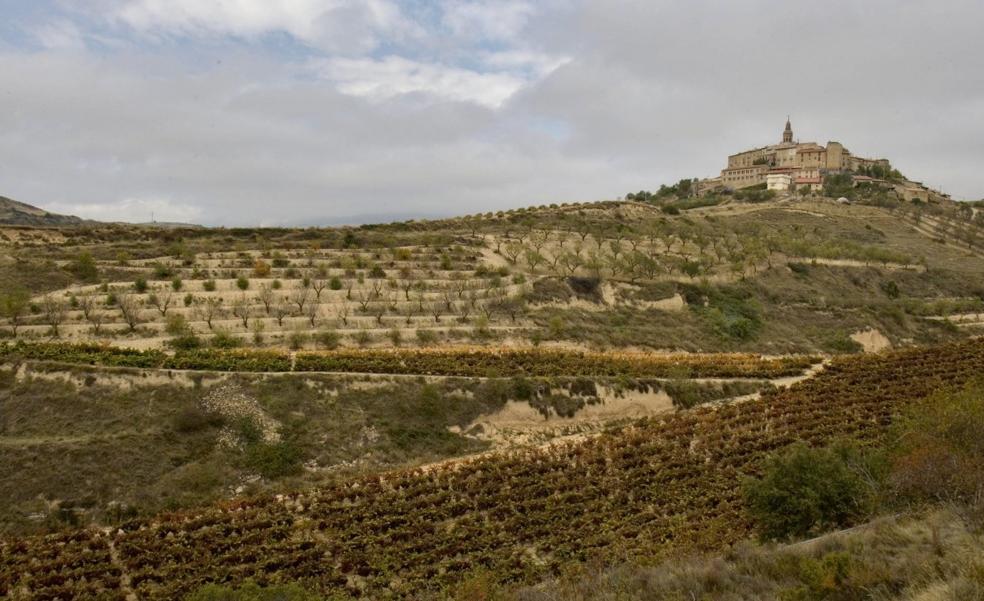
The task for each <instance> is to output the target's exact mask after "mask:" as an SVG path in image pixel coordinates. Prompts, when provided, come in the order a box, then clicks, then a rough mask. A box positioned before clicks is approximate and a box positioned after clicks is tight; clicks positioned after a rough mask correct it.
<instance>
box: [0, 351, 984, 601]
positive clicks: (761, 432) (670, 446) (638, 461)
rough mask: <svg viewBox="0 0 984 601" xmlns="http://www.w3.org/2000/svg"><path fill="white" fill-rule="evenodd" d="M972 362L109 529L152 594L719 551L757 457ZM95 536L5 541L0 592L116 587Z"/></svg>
mask: <svg viewBox="0 0 984 601" xmlns="http://www.w3.org/2000/svg"><path fill="white" fill-rule="evenodd" d="M982 372H984V341H981V340H977V341H967V342H963V343H957V344H950V345H946V346H941V347H935V348H929V349H913V350H904V351H897V352H893V353H888V354H884V355H877V356H867V357H859V358H846V359H841V360H837V361H835V362H834V363H833V364H832V365H831V366H829V367H828V369H826V370H825V371H824V372H822V373H821V374H820V375H818V376H817V377H816V378H814V379H812V380H808V381H806V382H803V383H801V384H798V385H795V386H793V387H792V388H790V389H788V390H782V391H779V392H776V393H773V394H770V395H767V396H766V397H764V398H762V399H760V400H756V401H749V402H745V403H740V404H735V405H727V406H722V407H718V408H703V409H697V410H693V411H687V412H681V413H677V414H674V415H672V416H669V417H666V418H662V419H653V420H646V421H642V422H639V423H638V424H636V425H634V426H632V427H629V428H626V429H624V430H622V431H619V432H616V433H612V434H608V435H604V436H602V437H599V438H595V439H591V440H589V441H586V442H582V443H579V444H570V445H566V446H558V447H552V448H549V449H542V450H536V451H527V452H515V453H511V454H504V455H493V456H488V457H484V458H481V459H477V460H474V461H470V462H465V463H461V464H457V465H452V466H446V467H442V468H439V469H432V470H412V471H403V472H396V473H389V474H383V475H378V476H372V477H365V478H362V479H358V480H355V481H351V482H348V483H347V484H342V485H338V486H334V487H330V488H325V489H321V490H318V491H314V492H306V493H299V494H294V495H289V496H284V497H264V498H258V499H250V500H238V501H234V502H227V503H224V504H221V505H218V506H215V507H212V508H209V509H205V510H200V511H195V512H188V513H178V514H171V515H165V516H161V517H159V518H158V519H156V520H144V521H134V522H132V523H128V524H125V525H124V526H123V528H122V529H120V531H118V532H117V533H116V534H113V537H114V540H115V544H116V547H117V549H118V551H119V554H120V556H121V560H122V562H123V563H124V564H125V569H126V571H127V573H128V574H129V575H130V577H131V579H132V580H131V584H132V586H133V588H134V589H135V590H136V591H137V593H138V594H139V595H140V596H141V597H142V598H146V599H174V598H180V597H181V596H182V595H183V594H185V593H186V592H187V591H189V590H193V589H194V588H196V587H198V586H200V585H201V584H203V583H206V582H214V581H218V582H238V581H242V580H244V579H246V578H252V579H254V580H257V581H259V582H261V583H265V582H276V581H287V580H291V581H292V580H301V581H305V582H306V583H307V584H308V585H309V586H311V587H312V588H316V589H319V590H322V591H324V592H326V593H328V592H332V591H342V590H345V591H347V592H349V593H351V594H354V595H363V596H365V597H367V598H373V599H380V598H406V597H411V596H414V595H415V594H416V593H418V592H420V591H421V590H425V589H429V588H438V587H441V586H445V585H447V584H449V583H451V582H453V581H455V580H456V579H458V578H460V577H461V576H462V575H464V574H465V573H467V572H469V571H472V570H475V569H478V568H482V569H485V570H488V571H489V572H491V573H492V574H494V575H495V576H496V577H498V578H500V579H502V580H512V581H524V580H525V581H529V580H533V579H537V578H541V577H543V576H544V575H547V574H550V573H552V572H554V571H556V570H557V569H558V568H559V567H561V566H562V565H564V564H565V563H567V562H571V561H582V560H587V559H589V558H595V557H598V558H613V557H621V556H626V555H628V556H641V555H646V556H652V555H658V554H660V553H663V552H666V551H668V550H670V549H674V550H680V549H714V548H720V547H722V546H724V545H728V544H730V543H733V542H736V541H737V540H739V539H741V538H744V537H747V536H748V535H749V534H750V532H751V528H750V525H749V523H748V521H747V520H746V518H745V515H744V513H743V509H742V506H741V501H740V496H739V494H738V492H737V491H738V484H739V481H740V478H741V477H742V476H743V475H747V474H753V473H755V472H756V471H757V469H758V468H759V465H760V463H761V459H762V458H763V457H765V456H766V454H768V453H769V452H771V451H774V450H776V449H779V448H782V447H784V446H786V445H788V444H790V443H791V442H793V441H795V440H797V439H803V440H807V441H809V442H812V443H822V442H824V441H827V440H830V439H831V438H832V437H836V436H855V437H859V438H862V439H870V438H872V437H876V436H878V435H879V434H880V433H882V432H883V431H884V427H885V426H886V425H887V424H889V423H890V421H891V419H892V415H893V414H894V412H895V411H897V409H898V408H899V407H901V406H902V405H903V404H904V403H906V402H908V401H910V400H913V399H916V398H920V397H925V396H927V395H929V394H931V393H932V392H934V391H935V390H937V389H939V388H940V387H943V386H955V385H961V384H963V383H965V382H966V381H968V380H970V379H971V378H973V377H975V376H977V375H979V374H981V373H982ZM101 536H102V535H99V534H94V533H89V532H77V533H74V534H70V535H57V536H49V537H40V538H31V539H24V540H17V541H8V542H5V543H3V544H0V595H3V594H10V595H14V596H15V595H16V594H17V591H22V592H24V593H25V594H30V595H33V596H34V597H33V598H40V599H55V598H61V599H67V598H88V597H90V596H92V593H93V591H105V592H106V594H107V595H108V598H114V597H113V595H117V596H118V594H119V593H118V591H119V570H118V569H117V568H116V567H114V566H113V565H112V562H110V561H109V559H108V556H107V554H106V552H105V551H104V548H105V544H104V541H102V539H101ZM82 576H85V580H82Z"/></svg>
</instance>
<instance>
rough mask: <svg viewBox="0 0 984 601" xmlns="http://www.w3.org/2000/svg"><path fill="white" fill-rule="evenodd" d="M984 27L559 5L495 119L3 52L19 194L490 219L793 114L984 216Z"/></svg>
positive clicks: (251, 215)
mask: <svg viewBox="0 0 984 601" xmlns="http://www.w3.org/2000/svg"><path fill="white" fill-rule="evenodd" d="M541 6H547V5H541ZM982 17H984V7H982V6H980V5H978V4H975V3H970V2H962V1H958V0H953V1H947V2H940V3H936V4H933V5H930V4H929V3H922V2H898V3H888V2H885V1H883V0H876V1H874V2H867V3H864V4H859V3H848V2H844V1H833V2H830V3H827V4H824V5H816V6H814V5H799V4H798V5H789V4H788V3H778V2H765V1H762V0H756V1H753V2H742V3H718V2H714V3H711V2H694V3H687V4H679V3H674V4H669V3H663V2H642V1H638V2H636V1H624V2H617V3H611V2H601V1H600V0H594V1H587V0H585V1H581V2H553V3H551V4H550V5H549V10H545V9H543V8H541V9H540V10H539V11H538V12H536V13H535V14H532V15H531V16H530V17H529V19H530V20H529V22H528V23H527V25H526V29H525V31H524V35H523V36H522V37H523V40H524V42H523V44H522V47H516V48H513V49H505V50H506V51H510V50H513V51H517V52H528V53H531V54H536V55H538V56H542V57H564V58H567V59H569V60H568V62H566V63H565V64H563V65H562V66H560V67H559V68H557V69H556V70H555V71H553V72H552V73H550V74H549V75H546V76H545V77H543V78H542V79H540V80H538V81H533V82H531V83H528V84H527V85H526V87H524V88H523V89H521V90H520V91H519V92H518V93H516V94H515V95H514V96H512V97H511V98H509V99H508V100H507V101H505V103H504V104H503V105H502V106H501V107H499V108H498V109H491V108H487V107H482V106H480V105H478V104H476V103H473V102H452V101H448V100H446V99H445V100H442V99H439V98H435V97H433V96H428V95H421V94H407V95H400V96H395V97H392V98H390V99H387V100H376V101H369V100H367V99H363V98H356V97H352V96H348V95H345V94H342V93H340V92H339V91H338V90H336V89H334V87H333V85H332V84H331V82H327V81H324V80H321V79H319V78H318V77H317V76H316V75H315V74H314V73H313V71H312V66H311V64H310V63H309V62H305V61H300V62H284V61H283V60H278V59H276V58H275V57H272V56H270V55H269V54H268V53H264V52H263V51H262V49H259V48H251V47H241V46H240V47H228V48H227V47H210V48H207V49H203V50H202V52H201V59H200V60H198V61H196V62H194V63H189V62H188V58H189V56H190V55H192V54H194V53H193V52H191V51H188V50H185V51H180V52H178V51H175V52H170V51H168V50H167V49H161V48H156V47H154V48H152V49H151V50H148V49H147V48H144V49H142V50H141V49H140V47H139V46H135V45H133V44H131V45H130V46H128V48H129V51H130V52H129V54H128V55H124V54H123V53H116V52H101V53H95V52H92V51H70V50H65V51H62V52H27V51H23V50H16V49H13V48H11V47H9V46H4V45H3V44H0V194H4V195H7V196H11V197H14V198H18V199H21V200H24V201H26V202H33V203H36V204H41V205H45V204H48V205H53V206H57V207H59V208H64V209H66V210H69V209H72V208H80V209H82V210H90V211H95V210H96V209H94V208H93V207H99V208H98V210H99V211H102V212H107V211H111V209H107V208H106V207H107V206H113V205H114V203H116V205H117V206H119V207H121V208H125V209H126V210H130V211H134V212H140V211H144V210H147V209H148V208H151V207H153V210H155V211H164V212H165V213H166V211H167V210H168V207H173V212H174V214H175V215H176V216H189V215H194V216H196V217H197V218H198V219H200V220H201V221H203V222H206V223H209V224H249V223H264V224H278V223H310V222H311V221H312V220H317V221H323V222H330V221H338V220H347V219H349V218H351V217H352V216H356V217H357V218H360V219H370V218H378V219H381V220H388V219H390V218H393V217H395V216H400V217H406V216H412V215H420V216H434V215H450V214H457V213H471V212H477V211H485V210H495V209H499V208H506V207H514V206H523V205H528V204H540V203H547V202H564V201H573V200H594V199H600V198H606V197H614V196H617V195H620V194H623V193H624V192H626V191H629V190H634V189H639V188H643V187H645V188H653V187H657V186H658V185H659V184H660V183H664V182H669V181H673V180H676V179H679V178H681V177H691V176H704V175H713V174H714V173H715V172H716V171H717V170H719V169H720V168H721V166H722V163H723V161H724V157H725V155H726V154H728V153H730V152H733V151H735V150H738V149H741V148H745V147H749V146H753V145H758V144H764V143H769V142H772V141H773V140H774V139H775V138H777V137H778V135H779V132H780V128H781V126H782V122H783V121H784V119H785V116H786V114H787V113H791V114H792V117H793V125H794V127H795V129H796V133H797V135H798V137H800V138H802V139H816V140H817V141H819V142H825V141H827V140H828V139H837V140H840V141H842V142H844V143H845V144H846V145H848V147H849V148H851V149H852V151H854V152H858V153H862V154H870V155H885V156H888V157H889V158H891V159H893V162H894V163H896V165H897V166H899V167H900V168H901V169H902V170H903V171H904V172H906V173H907V174H910V175H911V176H912V177H915V178H917V179H921V180H924V181H926V182H927V183H932V184H935V185H942V186H943V187H944V188H945V189H946V190H948V191H951V192H953V193H955V194H957V195H959V196H965V197H973V198H979V197H981V196H982V194H984V185H982V182H981V179H980V175H979V171H978V169H979V167H978V163H979V162H980V160H981V158H982V157H981V150H980V144H979V140H980V139H981V138H982V134H984V118H982V117H984V79H981V78H980V77H978V76H977V75H976V74H977V73H980V72H982V71H984V64H982V63H984V58H982V57H984V52H981V50H982V48H981V44H980V42H978V41H977V35H976V33H977V32H976V31H974V30H975V29H976V27H977V24H979V23H980V22H981V18H982ZM479 60H483V59H481V58H479ZM219 61H221V62H219ZM121 210H122V209H121ZM74 212H80V211H74ZM374 216H375V217H374ZM158 218H160V219H169V218H170V217H169V216H168V215H166V214H163V215H158Z"/></svg>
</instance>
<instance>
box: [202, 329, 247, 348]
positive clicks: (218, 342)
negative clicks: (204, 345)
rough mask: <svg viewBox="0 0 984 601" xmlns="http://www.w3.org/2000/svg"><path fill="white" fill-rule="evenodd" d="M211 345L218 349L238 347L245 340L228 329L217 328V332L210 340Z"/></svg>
mask: <svg viewBox="0 0 984 601" xmlns="http://www.w3.org/2000/svg"><path fill="white" fill-rule="evenodd" d="M208 344H209V346H211V347H212V348H218V349H230V348H238V347H240V346H242V345H243V341H242V340H240V339H239V338H237V337H236V336H233V335H232V333H231V332H229V331H228V330H222V329H217V330H215V334H214V335H213V336H212V338H211V339H210V340H209V341H208Z"/></svg>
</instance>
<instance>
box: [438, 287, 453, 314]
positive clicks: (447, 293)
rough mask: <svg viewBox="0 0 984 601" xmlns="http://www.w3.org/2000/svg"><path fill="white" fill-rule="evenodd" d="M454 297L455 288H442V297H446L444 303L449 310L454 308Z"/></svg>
mask: <svg viewBox="0 0 984 601" xmlns="http://www.w3.org/2000/svg"><path fill="white" fill-rule="evenodd" d="M454 297H455V294H454V290H453V289H452V288H451V287H450V286H447V287H445V288H443V289H441V298H442V299H444V305H445V307H446V309H447V310H448V311H451V310H452V304H453V303H454Z"/></svg>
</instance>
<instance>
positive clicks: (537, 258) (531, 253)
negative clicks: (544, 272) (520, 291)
mask: <svg viewBox="0 0 984 601" xmlns="http://www.w3.org/2000/svg"><path fill="white" fill-rule="evenodd" d="M523 257H524V258H525V259H526V266H527V267H529V268H530V272H531V273H536V266H537V265H539V264H540V263H543V262H544V261H545V260H546V259H545V258H544V257H543V255H541V254H540V252H539V251H536V250H533V249H528V250H527V251H526V252H525V253H523Z"/></svg>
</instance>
